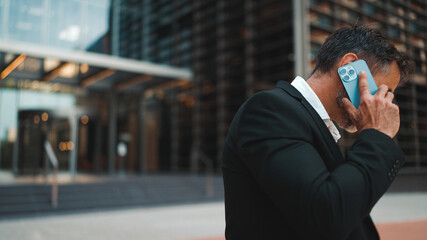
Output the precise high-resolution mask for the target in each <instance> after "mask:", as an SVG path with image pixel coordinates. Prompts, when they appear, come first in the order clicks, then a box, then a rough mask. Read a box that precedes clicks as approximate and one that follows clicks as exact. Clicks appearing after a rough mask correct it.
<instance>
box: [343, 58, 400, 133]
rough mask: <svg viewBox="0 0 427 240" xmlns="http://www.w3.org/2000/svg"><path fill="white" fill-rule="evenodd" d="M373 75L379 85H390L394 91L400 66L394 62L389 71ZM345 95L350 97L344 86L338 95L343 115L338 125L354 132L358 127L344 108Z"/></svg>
mask: <svg viewBox="0 0 427 240" xmlns="http://www.w3.org/2000/svg"><path fill="white" fill-rule="evenodd" d="M373 77H374V79H375V82H376V84H377V86H379V85H381V84H384V85H386V86H387V87H388V89H389V91H391V92H394V90H395V89H396V88H397V85H398V84H399V81H400V71H399V67H398V66H397V64H396V62H392V64H391V65H390V69H389V71H388V72H387V73H382V72H380V73H376V74H375V75H374V76H373ZM345 97H346V98H348V95H347V93H346V91H345V90H344V87H342V89H340V90H339V91H338V93H337V96H336V101H337V103H338V106H339V108H340V115H341V117H340V118H339V120H338V121H337V124H338V126H340V128H342V129H345V130H346V131H347V132H350V133H353V132H356V131H357V129H356V127H355V126H354V124H353V122H352V121H351V120H350V117H349V116H348V114H347V112H346V111H345V109H344V106H343V103H342V99H343V98H345Z"/></svg>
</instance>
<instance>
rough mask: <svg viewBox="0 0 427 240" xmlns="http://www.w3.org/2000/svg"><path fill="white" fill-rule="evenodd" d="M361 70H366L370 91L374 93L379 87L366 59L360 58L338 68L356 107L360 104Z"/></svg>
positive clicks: (339, 74)
mask: <svg viewBox="0 0 427 240" xmlns="http://www.w3.org/2000/svg"><path fill="white" fill-rule="evenodd" d="M361 71H365V72H366V74H367V77H368V86H369V91H370V92H371V94H372V95H374V94H375V93H376V92H377V90H378V87H377V84H376V83H375V80H374V77H373V76H372V73H371V71H369V67H368V65H367V64H366V62H365V60H363V59H360V60H357V61H354V62H352V63H349V64H347V65H344V66H342V67H340V68H338V76H340V78H341V82H342V84H343V85H344V88H345V91H346V92H347V94H348V97H349V98H350V101H351V102H352V103H353V105H354V106H355V107H356V108H359V105H360V92H359V73H360V72H361Z"/></svg>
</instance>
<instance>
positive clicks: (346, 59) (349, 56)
mask: <svg viewBox="0 0 427 240" xmlns="http://www.w3.org/2000/svg"><path fill="white" fill-rule="evenodd" d="M357 60H359V57H357V55H356V54H354V53H346V54H345V55H344V56H342V58H341V60H340V61H339V62H338V67H341V66H344V65H346V64H349V63H352V62H354V61H357Z"/></svg>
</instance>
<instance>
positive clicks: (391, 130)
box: [342, 71, 400, 138]
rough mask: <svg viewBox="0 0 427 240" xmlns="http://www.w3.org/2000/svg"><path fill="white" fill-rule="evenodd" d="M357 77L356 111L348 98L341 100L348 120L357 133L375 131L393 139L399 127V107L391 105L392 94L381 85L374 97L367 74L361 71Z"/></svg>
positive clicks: (386, 87)
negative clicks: (357, 106)
mask: <svg viewBox="0 0 427 240" xmlns="http://www.w3.org/2000/svg"><path fill="white" fill-rule="evenodd" d="M359 77H360V80H359V81H358V82H359V83H358V89H359V91H360V98H359V100H360V101H361V103H360V105H359V108H358V109H356V107H355V106H354V105H353V103H352V102H350V100H349V99H348V98H343V99H342V102H343V104H344V109H345V110H346V112H347V113H348V116H349V117H350V120H351V121H352V122H353V124H354V126H355V127H356V129H357V131H358V132H359V133H360V132H362V131H363V130H366V129H376V130H378V131H380V132H382V133H384V134H386V135H388V136H389V137H390V138H393V137H394V136H395V135H396V134H397V131H398V130H399V127H400V115H399V107H398V106H397V105H396V104H394V103H393V98H394V94H393V93H392V92H391V91H389V87H388V86H386V85H384V84H381V85H380V86H379V87H378V88H377V90H378V91H377V92H376V93H375V95H372V93H371V91H372V90H371V87H370V86H368V80H367V79H368V78H367V72H365V71H363V72H362V73H360V75H359Z"/></svg>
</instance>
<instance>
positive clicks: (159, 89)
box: [0, 0, 427, 239]
mask: <svg viewBox="0 0 427 240" xmlns="http://www.w3.org/2000/svg"><path fill="white" fill-rule="evenodd" d="M355 24H358V25H366V26H369V27H372V28H375V29H377V30H379V31H381V32H382V33H384V34H385V35H387V36H388V37H389V38H390V39H391V40H392V41H393V43H394V44H395V46H396V47H397V48H398V49H399V50H401V51H403V52H405V53H406V54H407V55H408V56H409V57H410V58H411V59H413V60H414V62H415V66H416V67H415V72H414V74H413V75H412V76H411V79H410V80H409V81H408V82H406V83H405V84H403V86H402V87H401V88H400V89H398V90H397V92H396V100H397V103H398V104H399V106H400V110H401V111H400V112H401V128H400V131H399V134H398V136H397V137H396V141H397V142H398V143H399V145H400V146H401V147H402V149H403V151H404V152H405V153H406V155H407V163H406V165H405V167H404V168H403V169H402V170H401V174H400V176H399V177H398V178H397V180H396V182H395V183H394V184H393V185H392V187H391V188H390V191H389V192H390V193H408V192H416V193H420V192H423V191H426V190H427V171H426V169H427V168H426V167H427V59H426V54H427V1H425V0H382V1H375V0H300V1H299V0H293V1H291V0H289V1H284V0H232V1H226V0H0V72H1V78H0V219H4V220H9V219H17V218H19V219H20V218H21V217H22V218H24V219H30V218H31V217H34V216H40V215H57V214H62V213H70V212H79V211H86V210H88V209H91V210H97V212H98V213H99V212H102V211H105V210H106V209H113V208H114V209H117V208H120V207H129V206H143V207H146V206H159V205H164V204H168V205H171V204H172V205H176V204H180V203H186V204H188V203H205V204H208V205H207V206H208V207H209V209H211V208H210V207H212V205H209V204H211V202H215V203H216V204H217V205H215V204H214V206H215V207H216V208H214V209H215V210H212V213H216V212H218V211H221V212H223V206H222V205H221V201H223V186H222V180H221V174H220V173H221V164H220V157H221V148H222V144H223V141H224V139H225V136H226V134H227V129H228V126H229V124H230V122H231V120H232V118H233V116H234V113H235V112H236V110H237V109H238V108H239V106H240V104H241V103H242V102H243V101H244V100H245V99H246V98H247V97H249V96H251V95H252V94H253V93H255V92H258V91H262V90H266V89H271V88H273V87H274V86H275V84H276V82H277V81H278V80H285V81H292V80H293V78H294V77H295V76H296V75H300V76H303V77H308V76H309V75H310V73H311V71H312V69H313V67H314V65H315V61H314V57H315V55H316V52H317V50H318V49H319V48H320V46H321V44H322V42H323V41H324V40H325V39H326V37H327V36H328V35H329V34H331V33H332V32H333V31H334V30H335V29H337V28H339V27H344V26H354V25H355ZM342 134H343V138H342V139H341V140H340V141H339V142H338V143H339V145H340V147H341V149H342V151H343V152H344V151H345V150H346V149H348V148H349V147H350V146H351V144H352V143H353V141H354V138H353V137H352V136H351V135H349V134H346V133H344V132H342ZM422 196H424V195H422ZM404 199H405V198H404ZM417 199H418V198H417ZM208 202H209V203H208ZM197 206H201V205H197ZM202 206H203V205H202ZM392 206H394V205H392ZM414 206H415V207H417V206H419V205H417V204H415V205H414ZM187 207H188V206H187ZM423 210H424V213H425V211H426V210H425V209H423ZM384 212H387V211H384ZM415 212H418V213H420V211H415ZM421 212H423V211H421ZM222 214H223V213H222ZM402 214H403V215H404V213H402ZM403 215H402V216H403ZM179 216H181V215H179ZM207 216H210V215H209V214H208V215H207ZM217 217H218V216H217ZM424 217H425V219H427V213H426V214H425V216H424ZM182 219H186V218H185V217H177V221H180V220H182ZM218 219H219V221H221V222H220V223H219V224H218V225H217V227H218V229H219V233H216V232H215V234H213V236H221V234H222V232H223V221H224V219H223V215H220V216H219V217H218ZM397 220H399V219H397ZM159 221H161V220H159ZM200 221H202V220H200ZM189 224H190V223H189ZM193 224H194V222H193ZM423 226H427V225H426V223H425V222H424V225H423ZM5 229H6V228H3V229H2V228H1V223H0V232H1V231H2V230H3V231H5ZM9 229H13V228H9ZM202 229H203V228H202ZM159 232H162V231H160V230H159ZM207 232H209V231H207ZM9 236H12V237H13V232H9ZM195 236H196V235H195ZM182 237H186V238H187V237H193V236H192V235H191V234H190V235H188V236H187V235H185V234H184V235H182ZM104 239H105V238H104ZM143 239H157V238H155V237H154V236H151V237H150V238H143ZM158 239H173V238H170V237H169V236H168V237H166V238H161V237H160V238H158ZM175 239H176V238H175ZM408 239H409V238H408ZM420 239H421V238H420Z"/></svg>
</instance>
